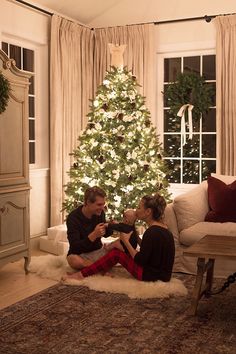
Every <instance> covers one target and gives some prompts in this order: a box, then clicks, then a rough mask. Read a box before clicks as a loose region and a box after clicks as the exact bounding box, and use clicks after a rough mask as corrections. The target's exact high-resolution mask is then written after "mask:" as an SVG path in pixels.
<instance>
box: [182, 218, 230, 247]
mask: <svg viewBox="0 0 236 354" xmlns="http://www.w3.org/2000/svg"><path fill="white" fill-rule="evenodd" d="M209 234H210V235H219V236H220V235H224V236H235V237H236V223H234V222H226V223H217V222H216V223H212V222H206V221H204V222H199V223H197V224H195V225H193V226H191V227H189V228H188V229H185V230H183V231H181V232H180V243H181V244H183V245H185V246H191V245H192V244H193V243H195V242H197V241H199V240H200V239H201V238H203V237H204V236H205V235H209Z"/></svg>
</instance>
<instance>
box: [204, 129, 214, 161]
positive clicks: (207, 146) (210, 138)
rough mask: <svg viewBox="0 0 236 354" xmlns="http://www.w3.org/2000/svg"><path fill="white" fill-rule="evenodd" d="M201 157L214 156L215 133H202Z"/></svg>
mask: <svg viewBox="0 0 236 354" xmlns="http://www.w3.org/2000/svg"><path fill="white" fill-rule="evenodd" d="M202 157H212V158H213V157H216V134H202Z"/></svg>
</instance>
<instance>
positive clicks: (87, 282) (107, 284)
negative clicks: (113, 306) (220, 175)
mask: <svg viewBox="0 0 236 354" xmlns="http://www.w3.org/2000/svg"><path fill="white" fill-rule="evenodd" d="M29 270H30V272H32V273H36V274H37V275H39V276H40V277H42V278H48V279H52V280H58V281H59V280H60V279H61V277H62V276H63V275H64V274H65V273H66V272H67V271H72V269H71V268H70V267H69V266H68V263H67V261H66V257H65V256H52V255H47V256H40V257H32V258H31V263H30V267H29ZM110 273H111V274H112V275H113V276H114V277H110V276H102V275H94V276H92V277H87V278H85V279H83V280H82V281H79V280H75V279H69V280H67V281H66V283H67V284H69V285H82V286H87V287H88V288H90V289H92V290H96V291H105V292H109V293H119V294H126V295H128V296H129V297H130V298H139V299H148V298H165V297H169V296H186V295H187V289H186V287H185V286H184V284H183V282H182V281H181V280H180V279H176V278H174V277H172V279H171V281H169V282H167V283H165V282H162V281H156V282H140V281H138V280H136V279H134V278H133V277H131V275H130V274H129V273H128V272H127V271H126V270H125V269H124V268H123V267H121V266H115V267H113V269H112V270H111V271H110Z"/></svg>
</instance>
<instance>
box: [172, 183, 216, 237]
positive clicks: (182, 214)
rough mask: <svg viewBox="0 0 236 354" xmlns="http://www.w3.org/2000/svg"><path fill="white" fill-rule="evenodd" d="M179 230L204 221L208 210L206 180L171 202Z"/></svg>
mask: <svg viewBox="0 0 236 354" xmlns="http://www.w3.org/2000/svg"><path fill="white" fill-rule="evenodd" d="M173 205H174V210H175V214H176V219H177V223H178V229H179V231H182V230H184V229H187V228H189V227H190V226H192V225H194V224H196V223H198V222H200V221H204V219H205V216H206V213H207V212H208V211H209V207H208V200H207V182H206V181H204V182H202V183H201V184H199V185H198V186H197V187H195V188H193V189H192V190H191V191H189V192H187V193H184V194H181V195H179V196H177V197H176V198H175V199H174V202H173Z"/></svg>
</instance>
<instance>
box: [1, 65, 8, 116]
mask: <svg viewBox="0 0 236 354" xmlns="http://www.w3.org/2000/svg"><path fill="white" fill-rule="evenodd" d="M10 91H11V87H10V83H9V81H8V80H7V79H6V78H5V76H4V75H3V74H2V73H1V71H0V114H1V113H3V112H4V111H5V110H6V108H7V105H8V101H9V98H10Z"/></svg>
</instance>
